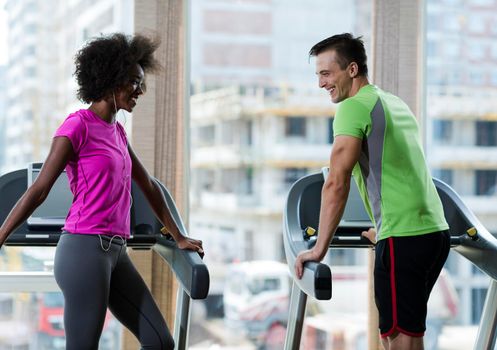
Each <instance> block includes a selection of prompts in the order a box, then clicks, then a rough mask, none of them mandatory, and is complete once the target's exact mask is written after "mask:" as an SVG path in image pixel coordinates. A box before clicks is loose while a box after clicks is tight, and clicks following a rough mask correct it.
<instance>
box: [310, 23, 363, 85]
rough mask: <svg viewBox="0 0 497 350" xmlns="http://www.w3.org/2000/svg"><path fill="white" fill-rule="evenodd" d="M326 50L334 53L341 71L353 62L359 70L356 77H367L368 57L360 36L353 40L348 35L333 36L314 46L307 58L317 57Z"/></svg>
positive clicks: (350, 35)
mask: <svg viewBox="0 0 497 350" xmlns="http://www.w3.org/2000/svg"><path fill="white" fill-rule="evenodd" d="M328 50H334V51H335V52H336V54H337V62H338V65H339V66H340V68H341V69H345V68H347V66H348V65H349V64H350V63H351V62H355V63H357V66H358V68H359V71H358V75H363V76H367V75H368V65H367V60H368V57H367V56H366V50H365V49H364V42H363V41H362V37H361V36H360V37H357V38H354V36H353V35H352V34H350V33H343V34H337V35H333V36H331V37H329V38H326V39H324V40H322V41H320V42H318V43H317V44H316V45H314V46H313V47H312V48H311V49H310V50H309V56H317V55H319V54H320V53H322V52H324V51H328Z"/></svg>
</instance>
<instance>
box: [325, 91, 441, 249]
mask: <svg viewBox="0 0 497 350" xmlns="http://www.w3.org/2000/svg"><path fill="white" fill-rule="evenodd" d="M333 130H334V135H335V137H336V136H339V135H349V136H353V137H357V138H360V139H362V140H363V142H362V150H361V155H360V158H359V161H358V163H357V164H356V165H355V167H354V170H353V172H352V174H353V176H354V179H355V181H356V183H357V186H358V188H359V192H360V194H361V197H362V199H363V201H364V204H365V207H366V210H367V211H368V213H369V215H370V217H371V219H372V220H373V222H374V224H375V226H376V230H377V239H378V240H380V239H384V238H387V237H399V236H416V235H422V234H426V233H431V232H436V231H441V230H446V229H448V228H449V226H448V225H447V222H446V221H445V218H444V212H443V207H442V203H441V201H440V198H439V197H438V194H437V191H436V188H435V185H434V184H433V180H432V178H431V175H430V172H429V170H428V167H427V165H426V161H425V157H424V154H423V150H422V147H421V143H420V140H419V133H418V124H417V122H416V118H415V117H414V115H413V114H412V112H411V110H410V109H409V107H408V106H407V105H406V104H405V103H404V102H403V101H402V100H401V99H400V98H398V97H396V96H394V95H392V94H389V93H387V92H385V91H382V90H381V89H379V88H378V87H376V86H374V85H366V86H364V87H362V88H361V89H360V90H359V91H358V93H357V94H356V95H355V96H353V97H350V98H347V99H345V100H344V101H342V102H341V103H340V104H339V105H338V108H337V111H336V115H335V120H334V122H333Z"/></svg>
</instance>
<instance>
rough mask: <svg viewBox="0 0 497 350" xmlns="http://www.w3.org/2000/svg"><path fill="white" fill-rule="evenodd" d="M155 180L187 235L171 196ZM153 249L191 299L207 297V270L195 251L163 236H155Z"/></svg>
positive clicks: (177, 223)
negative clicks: (181, 247)
mask: <svg viewBox="0 0 497 350" xmlns="http://www.w3.org/2000/svg"><path fill="white" fill-rule="evenodd" d="M155 181H156V182H157V184H158V185H159V187H160V188H161V189H162V192H163V193H164V197H165V199H166V204H167V206H168V208H169V211H170V213H171V216H172V217H173V220H174V222H175V223H176V225H177V226H178V229H179V231H180V232H181V234H182V235H184V236H186V237H188V232H187V230H186V228H185V225H184V223H183V220H182V219H181V216H180V215H179V212H178V209H177V206H176V203H175V202H174V199H173V197H172V196H171V194H170V193H169V191H168V189H167V188H166V187H165V186H164V185H163V184H162V183H161V182H160V181H158V180H157V179H155ZM153 249H154V250H155V251H156V252H157V253H158V254H159V255H160V256H161V257H162V258H163V259H164V260H166V261H167V263H168V264H169V266H171V268H172V269H173V271H174V273H175V274H176V277H177V278H178V281H179V282H180V283H181V285H182V287H183V288H184V289H185V292H186V293H187V294H188V295H189V296H190V297H191V298H192V299H205V298H207V294H209V285H210V277H209V270H208V269H207V266H206V265H205V264H204V262H203V261H202V259H201V258H200V255H199V254H198V253H197V252H195V251H192V250H184V249H179V248H178V246H177V245H176V242H174V240H172V239H168V238H166V237H164V236H162V237H158V238H157V243H156V244H155V245H154V246H153Z"/></svg>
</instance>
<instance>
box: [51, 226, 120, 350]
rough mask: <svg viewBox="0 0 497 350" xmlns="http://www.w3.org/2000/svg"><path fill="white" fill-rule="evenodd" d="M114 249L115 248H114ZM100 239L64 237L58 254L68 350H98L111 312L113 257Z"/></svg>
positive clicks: (56, 271) (113, 251)
mask: <svg viewBox="0 0 497 350" xmlns="http://www.w3.org/2000/svg"><path fill="white" fill-rule="evenodd" d="M113 246H114V244H113ZM118 253H119V250H117V249H116V248H115V247H114V248H112V249H110V250H109V251H108V252H105V251H103V250H102V249H101V247H100V242H99V239H98V236H97V237H94V236H89V235H75V234H64V235H62V237H61V238H60V241H59V244H58V245H57V250H56V254H55V266H54V274H55V279H56V281H57V284H58V285H59V287H60V289H61V290H62V292H63V294H64V301H65V304H64V327H65V333H66V349H67V350H93V349H95V350H96V349H98V341H99V339H100V335H101V333H102V328H103V325H104V321H105V314H106V311H107V300H108V295H109V284H110V275H111V269H112V261H113V260H115V258H114V259H112V255H114V257H117V254H118Z"/></svg>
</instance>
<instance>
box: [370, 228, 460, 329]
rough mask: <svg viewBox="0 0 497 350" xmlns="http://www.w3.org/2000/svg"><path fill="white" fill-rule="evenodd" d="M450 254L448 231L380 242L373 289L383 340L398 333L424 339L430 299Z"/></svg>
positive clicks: (387, 239) (377, 247)
mask: <svg viewBox="0 0 497 350" xmlns="http://www.w3.org/2000/svg"><path fill="white" fill-rule="evenodd" d="M449 250H450V234H449V232H448V231H440V232H434V233H429V234H424V235H420V236H409V237H389V238H386V239H382V240H380V241H378V243H377V244H376V253H375V254H376V260H375V267H374V284H375V287H374V289H375V300H376V306H377V307H378V311H379V316H380V333H381V337H382V338H384V337H388V336H390V335H392V334H393V333H394V332H395V331H397V332H400V333H404V334H407V335H410V336H413V337H422V336H423V335H424V332H425V330H426V308H427V303H428V298H429V296H430V293H431V290H432V288H433V286H434V284H435V282H436V280H437V278H438V275H439V274H440V271H441V270H442V267H443V265H444V263H445V261H446V260H447V256H448V254H449Z"/></svg>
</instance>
